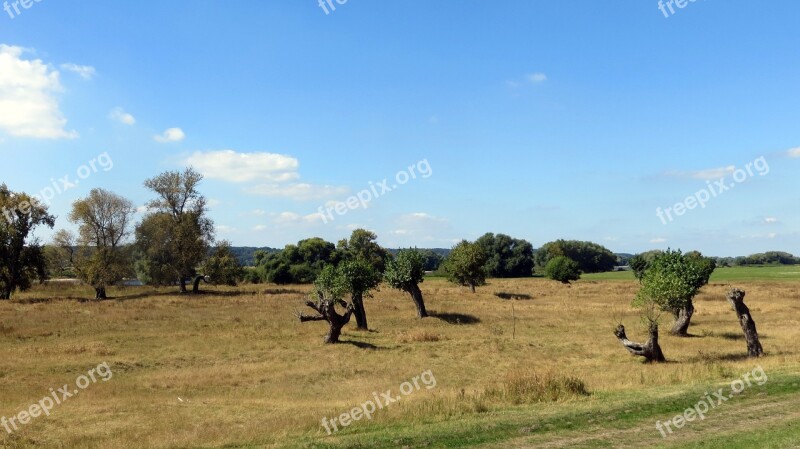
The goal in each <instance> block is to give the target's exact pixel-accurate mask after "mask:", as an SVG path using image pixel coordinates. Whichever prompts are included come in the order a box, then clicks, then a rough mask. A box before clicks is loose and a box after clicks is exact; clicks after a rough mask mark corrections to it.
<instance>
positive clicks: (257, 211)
mask: <svg viewBox="0 0 800 449" xmlns="http://www.w3.org/2000/svg"><path fill="white" fill-rule="evenodd" d="M251 213H252V214H253V215H256V216H259V217H260V216H264V215H267V211H265V210H264V209H253V211H252V212H251Z"/></svg>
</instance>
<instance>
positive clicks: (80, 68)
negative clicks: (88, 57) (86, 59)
mask: <svg viewBox="0 0 800 449" xmlns="http://www.w3.org/2000/svg"><path fill="white" fill-rule="evenodd" d="M61 68H62V69H63V70H66V71H68V72H73V73H77V74H78V75H79V76H80V77H81V78H83V79H85V80H90V79H92V78H93V77H94V75H95V73H96V71H95V69H94V67H92V66H89V65H78V64H61Z"/></svg>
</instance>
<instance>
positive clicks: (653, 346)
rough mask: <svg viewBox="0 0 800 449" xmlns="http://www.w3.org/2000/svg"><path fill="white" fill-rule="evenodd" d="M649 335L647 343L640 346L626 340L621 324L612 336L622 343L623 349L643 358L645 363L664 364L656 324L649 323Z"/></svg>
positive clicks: (664, 360) (623, 327)
mask: <svg viewBox="0 0 800 449" xmlns="http://www.w3.org/2000/svg"><path fill="white" fill-rule="evenodd" d="M649 334H650V335H649V338H648V340H647V343H645V344H640V343H634V342H632V341H630V340H628V337H627V336H626V335H625V326H623V325H622V324H620V325H619V326H617V330H616V331H614V336H616V337H617V339H618V340H619V341H620V343H622V346H625V349H627V350H628V351H629V352H630V353H631V354H633V355H638V356H642V357H644V358H645V361H646V362H647V363H652V362H657V363H661V362H666V361H667V359H665V358H664V353H663V352H661V346H659V344H658V324H657V323H650V326H649Z"/></svg>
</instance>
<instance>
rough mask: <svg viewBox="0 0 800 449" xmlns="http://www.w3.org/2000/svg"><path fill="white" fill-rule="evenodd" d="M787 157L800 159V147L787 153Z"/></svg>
mask: <svg viewBox="0 0 800 449" xmlns="http://www.w3.org/2000/svg"><path fill="white" fill-rule="evenodd" d="M786 155H787V156H789V157H791V158H796V157H800V147H797V148H792V149H791V150H789V151H787V152H786Z"/></svg>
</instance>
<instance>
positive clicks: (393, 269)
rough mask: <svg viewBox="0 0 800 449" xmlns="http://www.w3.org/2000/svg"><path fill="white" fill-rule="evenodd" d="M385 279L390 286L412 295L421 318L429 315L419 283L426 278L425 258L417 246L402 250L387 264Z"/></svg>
mask: <svg viewBox="0 0 800 449" xmlns="http://www.w3.org/2000/svg"><path fill="white" fill-rule="evenodd" d="M383 279H384V281H386V283H387V284H389V286H390V287H392V288H394V289H397V290H402V291H404V292H406V293H408V294H409V295H411V299H412V300H413V301H414V305H415V306H416V307H417V315H419V317H420V318H425V317H427V316H428V312H427V311H426V310H425V301H424V300H423V298H422V290H420V288H419V284H420V283H422V282H423V281H424V280H425V258H424V257H423V255H422V253H421V252H420V251H419V250H417V249H416V248H409V249H403V250H400V251H399V252H398V253H397V255H396V256H395V257H394V258H393V259H391V260H390V261H389V262H388V263H387V264H386V271H385V272H384V274H383Z"/></svg>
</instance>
